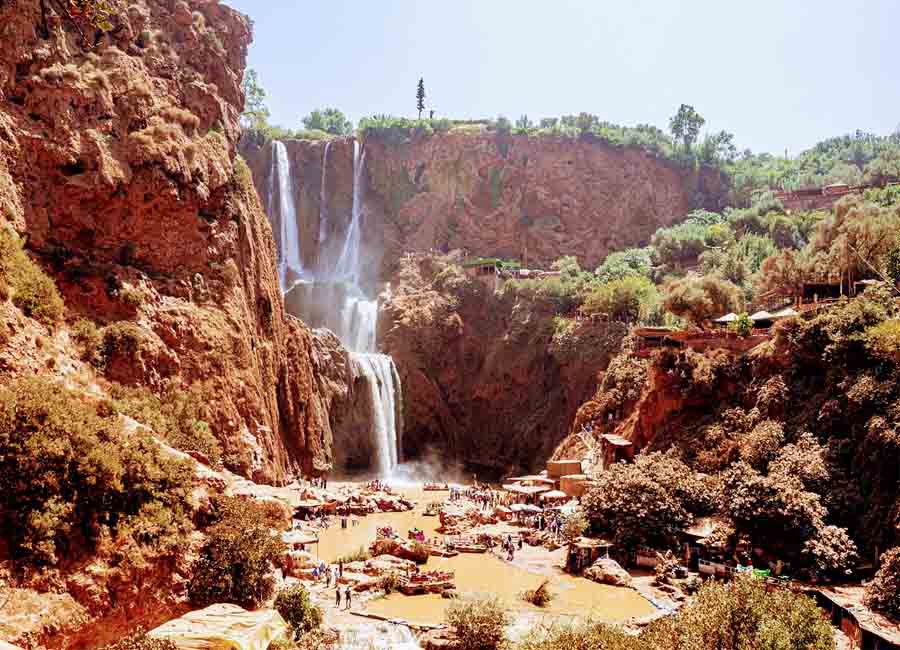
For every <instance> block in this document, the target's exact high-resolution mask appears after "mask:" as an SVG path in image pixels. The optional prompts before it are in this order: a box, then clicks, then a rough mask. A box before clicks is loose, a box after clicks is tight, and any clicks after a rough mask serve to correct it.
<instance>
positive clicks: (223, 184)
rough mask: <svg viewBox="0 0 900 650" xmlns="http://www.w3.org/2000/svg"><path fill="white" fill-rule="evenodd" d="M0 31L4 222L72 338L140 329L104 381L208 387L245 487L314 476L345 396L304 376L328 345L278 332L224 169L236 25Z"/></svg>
mask: <svg viewBox="0 0 900 650" xmlns="http://www.w3.org/2000/svg"><path fill="white" fill-rule="evenodd" d="M0 26H2V27H0V31H2V34H3V47H2V48H0V95H2V98H3V100H2V102H0V219H2V221H4V222H8V223H10V224H12V225H13V227H15V228H16V229H17V230H18V231H19V232H20V233H21V234H22V235H23V236H24V237H25V238H27V241H28V246H29V249H30V250H31V252H32V253H34V254H35V255H37V256H38V257H39V258H40V259H41V260H42V263H43V265H44V266H45V268H46V269H47V270H49V271H50V272H51V273H53V274H54V275H55V279H56V280H57V284H58V286H59V288H60V290H61V291H62V292H63V294H64V297H65V301H66V307H67V315H68V318H69V319H70V321H71V320H74V319H75V318H78V317H86V318H89V319H92V320H94V321H97V322H98V323H99V324H100V325H104V324H108V323H113V322H119V321H127V322H129V323H131V324H133V326H134V327H135V328H136V329H134V330H132V331H133V332H135V336H136V338H137V340H138V345H137V349H136V350H132V351H127V352H120V351H116V352H115V353H113V354H112V355H111V357H110V360H109V364H108V366H109V378H110V379H114V380H116V381H119V382H122V383H125V384H131V385H147V386H151V387H154V386H158V385H159V384H161V383H162V382H164V381H167V380H174V381H176V382H182V383H184V384H188V383H193V382H195V381H198V380H206V381H210V382H211V385H212V393H211V394H210V399H209V407H210V409H211V411H212V418H211V419H212V420H213V421H212V422H211V425H212V428H213V430H214V431H215V432H216V434H217V435H218V436H219V437H220V438H221V439H222V441H223V444H224V446H225V448H226V453H227V455H228V457H229V458H230V459H231V460H232V461H233V463H234V464H235V465H236V466H237V467H239V468H240V469H241V470H242V471H243V472H245V473H247V474H251V475H253V476H254V477H256V478H257V479H261V480H281V479H282V478H284V477H285V475H286V473H287V472H288V471H289V470H291V469H297V470H302V471H304V472H306V473H316V472H322V471H325V470H327V469H328V467H329V465H330V464H331V422H330V409H331V408H332V407H333V405H334V403H335V401H336V400H339V399H342V394H343V393H346V382H344V383H343V385H341V378H340V377H339V374H340V370H339V369H338V370H334V369H331V370H330V375H329V374H328V373H318V372H317V368H321V367H322V366H324V365H325V364H326V363H327V359H328V358H329V355H330V354H332V353H333V352H335V350H332V349H331V348H330V347H329V345H331V344H332V343H333V342H330V343H329V342H327V341H325V342H316V341H314V339H313V336H312V334H311V332H310V331H309V330H308V328H306V327H305V326H304V325H303V324H302V323H300V322H299V321H297V320H295V319H290V318H288V317H286V316H285V313H284V308H283V304H282V298H281V293H280V290H279V286H278V277H277V272H276V268H275V246H274V242H273V240H272V232H271V228H270V226H269V224H268V222H267V220H266V217H265V213H264V212H263V210H262V207H261V206H260V203H259V199H258V197H257V194H256V192H255V191H254V188H253V186H252V181H251V179H250V175H249V174H248V173H246V168H245V167H244V168H243V173H242V168H241V166H240V165H237V164H236V163H235V150H236V143H237V140H238V137H239V132H240V128H239V124H238V115H239V113H240V110H241V107H242V104H243V97H242V92H241V89H240V82H241V78H242V75H243V70H244V64H245V58H246V51H247V46H248V44H249V42H250V26H249V21H248V20H247V19H246V18H245V17H244V16H242V15H240V14H238V13H237V12H235V11H233V10H231V9H229V8H227V7H225V6H223V5H220V4H217V3H210V2H199V1H197V2H190V3H188V2H184V1H177V2H176V1H170V0H143V1H141V0H139V1H138V2H130V3H128V4H127V7H126V8H125V9H123V11H122V13H120V14H117V15H116V16H115V17H114V29H113V30H112V31H111V32H109V33H108V34H106V35H101V36H99V38H98V39H97V43H96V46H94V47H92V48H87V47H85V46H84V45H83V43H82V42H81V38H80V37H79V35H78V33H77V31H76V30H75V28H74V27H73V26H72V25H71V24H69V23H66V22H62V21H61V20H60V19H59V17H58V16H56V15H55V13H54V12H53V11H49V12H48V17H47V24H46V26H45V25H44V24H43V20H42V17H41V4H40V3H39V2H38V0H15V1H13V2H6V3H2V4H0ZM89 37H90V38H91V39H92V40H93V32H91V33H90V34H89ZM125 288H128V289H129V290H130V291H131V293H130V295H131V299H126V298H125V294H126V291H124V289H125ZM135 295H136V296H138V297H139V299H137V300H135V299H134V296H135ZM338 356H339V355H338ZM4 369H5V371H7V372H9V373H10V374H14V373H15V372H17V368H16V366H15V363H14V362H12V363H11V364H7V366H6V367H5V368H4Z"/></svg>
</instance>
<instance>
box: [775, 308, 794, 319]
mask: <svg viewBox="0 0 900 650" xmlns="http://www.w3.org/2000/svg"><path fill="white" fill-rule="evenodd" d="M799 315H800V312H798V311H796V310H795V309H793V308H792V307H785V308H784V309H779V310H778V311H776V312H775V313H773V314H772V318H773V319H778V318H791V317H792V316H799Z"/></svg>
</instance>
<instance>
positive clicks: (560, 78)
mask: <svg viewBox="0 0 900 650" xmlns="http://www.w3.org/2000/svg"><path fill="white" fill-rule="evenodd" d="M224 1H225V2H226V3H227V4H229V5H231V6H233V7H234V8H236V9H238V10H240V11H242V12H244V13H246V14H248V15H249V16H250V17H251V18H252V19H253V20H254V22H255V30H254V34H255V36H254V44H253V45H252V46H251V49H250V61H249V64H250V66H251V67H253V68H255V69H256V70H257V72H258V73H259V75H260V79H261V82H262V85H263V87H264V88H265V89H266V90H267V91H268V93H269V98H268V105H269V109H270V110H271V112H272V122H273V123H276V124H280V125H282V126H285V127H289V128H297V127H299V122H300V117H301V116H302V115H305V114H306V113H308V112H309V111H311V110H312V109H314V108H317V107H322V106H336V107H337V108H340V109H341V110H343V111H344V112H345V113H346V114H347V115H348V116H349V117H350V118H351V119H353V120H354V122H355V121H357V120H358V119H359V118H360V117H362V116H365V115H372V114H375V113H389V114H394V115H406V116H411V117H414V116H415V114H416V112H415V86H416V82H417V81H418V79H419V77H420V76H422V77H424V78H425V86H426V90H427V94H428V97H427V104H428V106H429V108H434V109H435V111H436V115H437V116H446V117H453V118H467V117H468V118H476V117H495V116H497V115H498V114H503V115H506V116H507V117H509V118H511V119H513V120H514V119H516V118H517V117H519V116H520V115H522V114H523V113H526V114H528V116H529V117H530V118H532V120H534V121H537V119H538V118H540V117H544V116H558V115H562V114H567V113H578V112H580V111H587V112H590V113H595V114H596V115H598V116H599V117H600V119H604V120H609V121H612V122H618V123H622V124H627V125H634V124H638V123H642V122H645V123H650V124H655V125H656V126H659V127H660V128H663V129H665V128H667V124H668V118H669V116H670V115H672V114H673V113H674V112H675V110H676V109H677V107H678V105H679V104H681V103H682V102H684V103H688V104H692V105H693V106H694V107H695V108H696V109H697V110H698V111H699V112H700V113H701V114H702V115H703V116H704V117H706V120H707V125H706V128H707V129H708V130H719V129H726V130H728V131H731V132H732V133H734V134H735V136H736V138H735V139H736V144H737V145H738V146H739V147H740V148H744V147H750V148H752V149H753V150H754V151H770V152H772V153H779V154H782V155H783V153H784V150H785V148H787V149H788V150H789V152H790V154H791V155H795V154H796V153H798V152H799V151H800V150H802V149H805V148H807V147H809V146H811V145H813V144H814V143H815V142H817V141H819V140H821V139H823V138H826V137H829V136H833V135H840V134H843V133H848V132H851V131H853V130H855V129H857V128H860V129H863V130H866V131H872V132H875V133H878V134H887V133H890V132H892V131H894V130H895V129H896V128H897V127H898V125H900V0H843V1H841V2H838V1H834V0H794V1H789V0H753V1H750V2H747V1H742V2H736V1H734V0H681V1H679V0H624V1H622V0H618V1H615V2H610V1H609V0H580V1H579V0H551V1H543V2H538V1H530V0H458V1H454V2H438V1H435V0H416V1H414V0H328V1H327V2H326V1H324V0H306V1H303V2H301V1H300V0H253V1H251V0H224Z"/></svg>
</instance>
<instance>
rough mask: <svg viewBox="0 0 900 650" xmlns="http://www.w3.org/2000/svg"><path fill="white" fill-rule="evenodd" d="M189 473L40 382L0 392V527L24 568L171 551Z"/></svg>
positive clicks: (97, 410)
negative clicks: (134, 549)
mask: <svg viewBox="0 0 900 650" xmlns="http://www.w3.org/2000/svg"><path fill="white" fill-rule="evenodd" d="M191 477H192V469H191V466H190V464H189V463H186V462H182V461H178V460H174V459H171V458H167V457H165V456H164V455H163V452H162V451H161V449H160V448H159V446H158V445H157V444H156V443H155V442H154V441H153V440H151V439H150V438H149V436H146V435H143V434H141V433H140V432H139V431H135V432H131V433H129V434H127V435H126V434H125V432H124V431H123V428H122V424H121V422H120V420H119V419H118V418H117V417H115V416H114V415H112V414H111V413H110V412H109V411H108V410H107V409H106V408H105V407H104V406H103V405H97V406H94V405H89V404H86V403H85V402H83V401H82V400H81V398H80V397H79V396H78V395H76V394H75V393H74V392H72V391H70V390H68V389H66V388H63V387H62V386H59V385H56V384H54V383H53V382H51V381H50V380H47V379H43V378H29V379H17V380H14V381H11V382H9V383H7V384H6V385H5V386H3V387H2V388H0V494H2V496H0V527H2V530H3V537H4V538H5V539H6V540H8V541H9V542H10V545H11V548H12V550H13V552H14V553H15V554H16V555H18V556H20V557H22V558H23V559H25V560H26V561H28V562H33V563H38V564H56V563H58V562H59V561H61V560H62V559H67V560H74V559H77V558H78V557H79V556H80V555H81V554H82V553H84V552H88V551H100V552H110V551H111V550H113V549H118V552H124V553H126V554H127V550H125V551H123V549H128V548H129V546H135V545H137V546H143V545H149V546H152V547H153V548H154V549H156V550H157V551H160V552H169V551H171V550H173V549H175V548H176V547H178V546H179V545H180V544H182V543H183V542H184V539H185V535H186V533H187V532H188V531H189V530H190V529H191V522H190V519H189V517H188V513H189V505H188V496H189V494H190V489H191V481H192V478H191Z"/></svg>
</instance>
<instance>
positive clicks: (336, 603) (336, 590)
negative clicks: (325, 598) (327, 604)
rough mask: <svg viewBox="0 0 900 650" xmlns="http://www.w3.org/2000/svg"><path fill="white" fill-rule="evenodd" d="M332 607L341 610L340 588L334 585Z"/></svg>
mask: <svg viewBox="0 0 900 650" xmlns="http://www.w3.org/2000/svg"><path fill="white" fill-rule="evenodd" d="M334 606H335V607H337V608H338V609H340V608H341V586H340V585H335V587H334Z"/></svg>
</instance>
